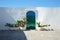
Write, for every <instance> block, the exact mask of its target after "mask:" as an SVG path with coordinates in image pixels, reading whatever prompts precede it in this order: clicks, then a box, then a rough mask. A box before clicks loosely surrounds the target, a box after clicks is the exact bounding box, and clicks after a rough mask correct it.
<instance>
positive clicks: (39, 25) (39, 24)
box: [37, 22, 50, 27]
mask: <svg viewBox="0 0 60 40" xmlns="http://www.w3.org/2000/svg"><path fill="white" fill-rule="evenodd" d="M37 24H38V27H47V26H50V24H46V25H41V23H40V22H37Z"/></svg>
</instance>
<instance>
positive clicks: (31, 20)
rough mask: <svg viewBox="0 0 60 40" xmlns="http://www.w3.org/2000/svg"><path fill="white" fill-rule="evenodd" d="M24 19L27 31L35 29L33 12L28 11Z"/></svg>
mask: <svg viewBox="0 0 60 40" xmlns="http://www.w3.org/2000/svg"><path fill="white" fill-rule="evenodd" d="M26 18H27V24H26V28H27V29H28V30H29V29H35V26H36V23H35V22H36V20H35V12H34V11H28V12H27V13H26Z"/></svg>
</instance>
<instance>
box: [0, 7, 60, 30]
mask: <svg viewBox="0 0 60 40" xmlns="http://www.w3.org/2000/svg"><path fill="white" fill-rule="evenodd" d="M36 10H38V19H37V21H41V22H42V23H43V24H50V25H51V26H50V27H47V28H53V29H60V8H54V7H52V8H49V7H37V8H36ZM23 17H26V16H25V11H24V8H4V7H0V30H1V29H7V27H4V25H5V24H6V23H15V22H16V20H22V18H23Z"/></svg>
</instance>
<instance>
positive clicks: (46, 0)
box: [0, 0, 60, 7]
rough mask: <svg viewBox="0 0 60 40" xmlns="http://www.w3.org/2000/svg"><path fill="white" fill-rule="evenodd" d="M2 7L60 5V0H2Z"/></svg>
mask: <svg viewBox="0 0 60 40" xmlns="http://www.w3.org/2000/svg"><path fill="white" fill-rule="evenodd" d="M0 7H60V0H0Z"/></svg>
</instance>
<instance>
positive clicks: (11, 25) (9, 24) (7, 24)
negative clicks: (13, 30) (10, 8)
mask: <svg viewBox="0 0 60 40" xmlns="http://www.w3.org/2000/svg"><path fill="white" fill-rule="evenodd" d="M5 26H8V27H13V24H11V23H6V24H5Z"/></svg>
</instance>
